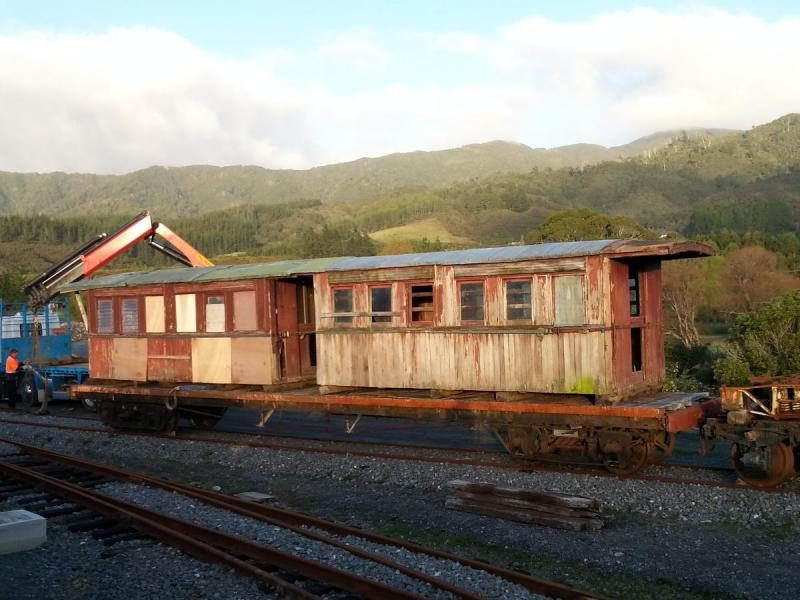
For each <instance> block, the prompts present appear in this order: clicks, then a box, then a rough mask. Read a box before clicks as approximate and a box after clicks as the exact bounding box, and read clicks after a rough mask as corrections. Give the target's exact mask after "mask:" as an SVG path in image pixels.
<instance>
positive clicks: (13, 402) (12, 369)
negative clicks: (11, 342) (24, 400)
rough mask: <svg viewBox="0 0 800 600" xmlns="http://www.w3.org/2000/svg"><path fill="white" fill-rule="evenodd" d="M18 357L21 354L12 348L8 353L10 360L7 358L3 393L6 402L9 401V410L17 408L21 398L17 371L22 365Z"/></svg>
mask: <svg viewBox="0 0 800 600" xmlns="http://www.w3.org/2000/svg"><path fill="white" fill-rule="evenodd" d="M18 357H19V352H17V349H16V348H12V349H11V350H9V352H8V358H6V371H5V374H4V381H3V392H4V393H5V396H6V400H8V407H9V408H16V407H17V398H19V392H18V391H17V388H18V386H19V375H18V374H17V371H18V370H19V367H20V365H21V364H22V363H20V361H19V358H18Z"/></svg>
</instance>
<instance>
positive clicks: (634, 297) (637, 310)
mask: <svg viewBox="0 0 800 600" xmlns="http://www.w3.org/2000/svg"><path fill="white" fill-rule="evenodd" d="M640 298H641V296H640V293H639V270H638V269H637V268H636V267H633V266H631V267H628V299H629V301H630V305H631V316H632V317H638V316H639V315H640V314H641V304H640Z"/></svg>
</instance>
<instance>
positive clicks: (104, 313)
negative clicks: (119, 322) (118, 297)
mask: <svg viewBox="0 0 800 600" xmlns="http://www.w3.org/2000/svg"><path fill="white" fill-rule="evenodd" d="M97 333H114V301H113V300H112V299H111V298H102V299H100V300H98V301H97Z"/></svg>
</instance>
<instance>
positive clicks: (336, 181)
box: [0, 129, 729, 219]
mask: <svg viewBox="0 0 800 600" xmlns="http://www.w3.org/2000/svg"><path fill="white" fill-rule="evenodd" d="M725 133H729V132H728V131H726V130H706V129H695V130H688V131H686V132H680V131H672V132H662V133H657V134H653V135H650V136H647V137H644V138H641V139H638V140H635V141H633V142H631V143H629V144H626V145H623V146H616V147H612V148H606V147H604V146H599V145H593V144H573V145H569V146H563V147H559V148H552V149H543V148H529V147H528V146H525V145H523V144H516V143H511V142H500V141H496V142H489V143H485V144H473V145H468V146H463V147H461V148H455V149H450V150H442V151H437V152H409V153H402V154H391V155H388V156H383V157H379V158H362V159H359V160H356V161H352V162H347V163H340V164H334V165H328V166H323V167H316V168H313V169H308V170H269V169H263V168H261V167H255V166H232V167H213V166H190V167H151V168H148V169H144V170H141V171H136V172H134V173H129V174H126V175H118V176H116V175H91V174H67V173H45V174H36V173H8V172H0V210H2V211H3V213H4V214H9V213H13V214H39V213H41V214H51V215H69V214H73V215H78V214H95V215H96V214H102V213H106V214H110V213H117V214H122V213H124V214H133V213H136V212H139V211H141V210H144V209H151V210H153V212H154V213H155V214H157V215H158V216H159V217H160V218H165V219H167V218H171V217H174V216H183V215H188V214H198V213H203V212H208V211H213V210H220V209H225V208H230V207H232V206H240V205H249V204H277V203H285V202H295V201H299V200H319V201H322V202H325V203H328V202H343V201H354V200H368V199H372V198H377V197H385V196H386V195H388V194H391V193H392V192H394V191H397V190H401V189H423V188H427V189H430V188H442V187H446V186H449V185H453V184H455V183H458V182H463V181H467V180H470V179H476V178H483V177H487V176H490V175H493V174H497V173H527V172H529V171H531V170H532V169H559V168H563V167H583V166H587V165H591V164H596V163H600V162H603V161H618V160H623V159H627V158H630V157H635V156H638V155H641V154H642V153H650V152H653V151H654V150H656V149H658V148H661V147H663V146H665V145H667V144H669V143H670V142H671V141H672V140H673V139H675V138H676V137H680V136H682V135H687V136H688V137H690V138H692V139H695V138H697V139H702V140H710V139H713V138H715V137H717V136H720V135H723V134H725Z"/></svg>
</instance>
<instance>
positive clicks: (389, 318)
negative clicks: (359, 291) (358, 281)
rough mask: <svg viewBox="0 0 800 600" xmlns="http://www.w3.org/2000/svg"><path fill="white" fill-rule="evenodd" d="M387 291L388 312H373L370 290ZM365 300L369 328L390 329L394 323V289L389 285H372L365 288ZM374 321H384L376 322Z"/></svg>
mask: <svg viewBox="0 0 800 600" xmlns="http://www.w3.org/2000/svg"><path fill="white" fill-rule="evenodd" d="M378 289H381V290H389V310H388V311H375V310H374V308H373V306H372V290H378ZM367 299H368V300H369V324H370V327H391V326H392V324H393V323H394V317H395V313H394V288H393V286H392V284H391V283H372V284H369V285H368V286H367ZM375 319H385V320H384V321H376V320H375Z"/></svg>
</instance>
